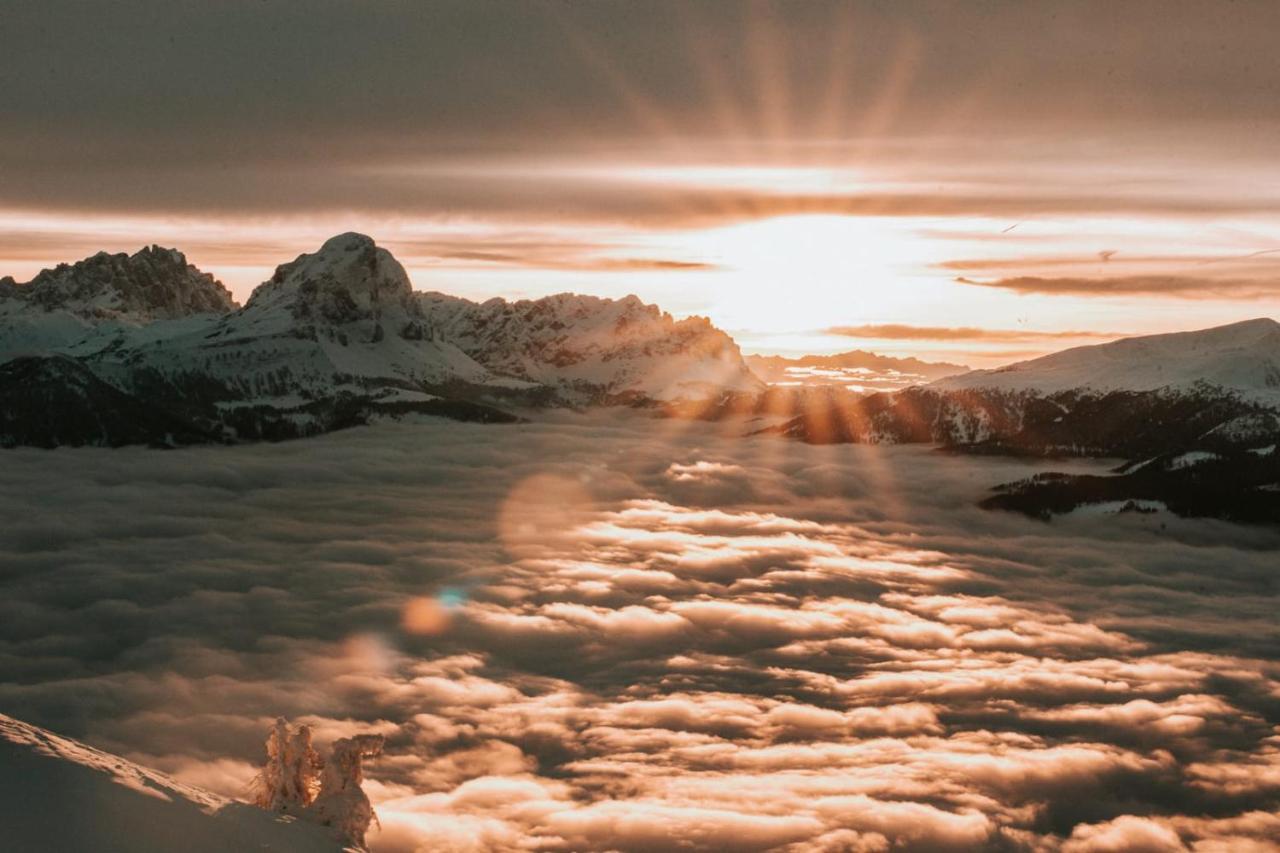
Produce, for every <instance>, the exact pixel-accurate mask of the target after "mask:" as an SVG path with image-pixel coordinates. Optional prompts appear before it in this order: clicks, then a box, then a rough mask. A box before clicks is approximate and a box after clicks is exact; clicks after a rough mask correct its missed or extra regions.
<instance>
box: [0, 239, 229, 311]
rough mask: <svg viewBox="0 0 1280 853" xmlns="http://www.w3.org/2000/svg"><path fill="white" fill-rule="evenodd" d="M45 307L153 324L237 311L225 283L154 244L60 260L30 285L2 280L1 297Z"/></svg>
mask: <svg viewBox="0 0 1280 853" xmlns="http://www.w3.org/2000/svg"><path fill="white" fill-rule="evenodd" d="M6 297H7V298H12V299H18V300H21V301H22V302H25V303H27V304H28V305H30V306H32V307H35V308H38V309H41V310H44V311H67V312H69V313H72V314H76V315H78V316H81V317H85V318H111V319H114V318H120V319H128V320H133V321H141V322H147V321H151V320H170V319H176V318H179V317H186V316H190V315H192V314H225V313H227V312H229V311H232V310H234V309H235V307H236V305H235V302H234V300H232V298H231V293H230V291H228V290H227V289H226V288H225V287H224V286H223V285H222V283H221V282H219V281H218V280H217V279H215V278H214V277H213V276H211V275H209V274H208V273H206V272H202V271H201V270H199V269H197V268H196V267H195V266H193V265H191V264H189V263H188V262H187V259H186V256H185V255H183V254H182V253H181V252H179V251H178V250H177V249H166V248H162V247H160V246H155V245H152V246H148V247H145V248H143V249H140V250H139V251H137V252H135V253H134V254H132V255H127V254H125V253H124V252H118V253H115V254H111V253H108V252H98V253H97V254H95V255H92V256H90V257H88V258H85V259H84V260H82V261H77V262H76V263H74V264H58V265H57V266H56V267H54V268H52V269H46V270H43V271H41V272H40V273H39V274H37V275H36V277H35V278H33V279H31V281H29V282H27V283H26V284H16V283H15V282H14V281H13V279H11V278H5V279H3V280H0V298H6Z"/></svg>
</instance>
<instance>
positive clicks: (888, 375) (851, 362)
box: [746, 350, 969, 392]
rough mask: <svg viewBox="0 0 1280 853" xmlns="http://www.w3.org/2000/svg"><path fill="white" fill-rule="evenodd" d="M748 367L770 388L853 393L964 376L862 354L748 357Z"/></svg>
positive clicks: (914, 361)
mask: <svg viewBox="0 0 1280 853" xmlns="http://www.w3.org/2000/svg"><path fill="white" fill-rule="evenodd" d="M746 360H747V366H748V367H750V368H751V370H752V371H753V372H754V373H755V374H756V376H759V377H760V378H761V379H763V380H764V381H765V382H768V383H769V384H771V385H804V386H813V385H836V386H840V387H845V388H848V389H850V390H852V391H858V392H863V391H897V390H899V389H902V388H907V387H909V386H911V385H923V384H925V383H927V382H932V381H933V380H935V379H941V378H943V377H945V376H953V375H955V374H957V373H965V372H966V371H968V370H969V368H968V367H965V366H964V365H962V364H948V363H946V362H929V361H921V360H920V359H918V358H894V357H893V356H887V355H879V354H877V353H873V352H867V351H865V350H850V351H849V352H842V353H836V354H835V355H805V356H800V357H799V358H785V357H783V356H778V355H749V356H747V359H746Z"/></svg>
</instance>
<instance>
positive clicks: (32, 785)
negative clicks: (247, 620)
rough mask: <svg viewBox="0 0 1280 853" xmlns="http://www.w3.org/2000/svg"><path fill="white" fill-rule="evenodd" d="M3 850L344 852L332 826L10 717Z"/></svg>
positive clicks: (1, 805)
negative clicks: (184, 780) (189, 781)
mask: <svg viewBox="0 0 1280 853" xmlns="http://www.w3.org/2000/svg"><path fill="white" fill-rule="evenodd" d="M0 849H4V850H13V851H33V853H34V851H49V853H79V851H93V853H173V852H174V851H179V850H180V851H183V853H229V851H248V850H255V851H264V853H340V851H341V850H342V844H341V843H339V842H338V841H336V840H335V839H334V837H333V836H332V835H331V834H330V833H329V832H328V831H326V830H325V829H324V828H323V827H320V826H316V825H313V824H310V823H306V822H303V821H299V820H296V819H294V818H289V817H284V816H282V815H277V814H273V813H271V812H267V811H264V810H262V809H259V808H256V807H254V806H251V805H248V804H246V803H241V802H237V801H234V800H230V799H228V798H226V797H223V796H220V795H218V794H214V793H211V792H209V791H206V790H203V789H201V788H197V787H195V786H193V785H187V784H183V783H181V782H178V781H177V780H175V779H173V778H172V777H170V776H167V775H165V774H164V773H160V772H159V771H156V770H151V769H150V768H147V767H142V766H141V765H138V764H135V763H133V762H131V761H128V760H126V759H124V758H121V757H120V756H117V755H112V754H110V753H107V752H103V751H101V750H98V749H94V748H93V747H90V746H86V745H85V744H83V743H80V742H79V741H75V740H72V739H70V738H66V737H62V736H60V735H56V734H54V733H53V732H50V731H47V730H46V729H42V728H39V727H37V726H33V725H30V724H28V723H24V722H22V721H20V720H15V719H14V718H12V717H8V716H5V715H3V714H0Z"/></svg>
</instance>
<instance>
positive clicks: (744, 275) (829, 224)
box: [688, 214, 931, 332]
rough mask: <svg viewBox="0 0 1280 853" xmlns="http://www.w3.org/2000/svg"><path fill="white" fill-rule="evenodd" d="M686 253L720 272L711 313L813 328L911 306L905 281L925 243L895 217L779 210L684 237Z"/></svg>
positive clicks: (923, 262)
mask: <svg viewBox="0 0 1280 853" xmlns="http://www.w3.org/2000/svg"><path fill="white" fill-rule="evenodd" d="M688 240H689V243H690V245H689V248H690V251H691V252H692V253H696V254H697V256H698V257H700V258H702V259H704V260H705V261H706V262H708V263H711V264H714V265H715V266H716V267H717V268H718V269H719V270H720V271H721V272H720V274H719V275H718V276H716V281H715V282H714V287H712V288H710V300H711V308H710V311H711V313H712V316H713V318H714V319H715V320H716V322H717V323H719V324H720V325H722V326H724V327H725V328H731V329H751V330H753V331H758V332H795V331H800V330H807V329H819V328H824V327H827V326H831V325H835V324H836V323H839V322H846V321H849V320H850V319H851V318H866V317H886V316H898V315H900V314H902V313H903V312H904V311H905V310H911V309H914V308H915V307H916V302H917V301H918V299H919V292H918V291H917V290H915V289H913V288H912V287H911V281H910V278H911V276H912V274H920V273H921V272H922V271H923V270H925V269H926V268H927V266H928V264H929V261H930V257H929V256H930V254H931V252H930V247H929V246H928V244H927V242H926V241H924V240H923V239H921V238H920V237H918V236H916V235H915V234H914V233H913V232H912V230H911V229H909V228H908V227H906V226H905V225H904V223H903V222H902V220H900V219H894V218H888V217H885V218H878V217H851V216H839V215H831V214H801V215H789V216H780V217H775V218H770V219H763V220H758V221H753V222H747V223H741V224H736V225H731V226H726V227H723V228H714V229H709V230H706V231H703V232H700V233H697V234H693V235H690V236H689V237H688Z"/></svg>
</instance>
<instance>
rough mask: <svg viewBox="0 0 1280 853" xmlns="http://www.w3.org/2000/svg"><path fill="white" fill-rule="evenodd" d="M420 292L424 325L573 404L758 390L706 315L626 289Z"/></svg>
mask: <svg viewBox="0 0 1280 853" xmlns="http://www.w3.org/2000/svg"><path fill="white" fill-rule="evenodd" d="M420 299H421V304H422V306H423V310H424V312H425V314H426V317H427V319H428V322H429V323H430V325H431V327H432V328H433V329H435V330H438V332H439V333H440V334H442V335H443V336H444V337H445V338H446V339H447V340H449V341H450V342H452V343H455V344H457V346H458V347H459V348H461V349H462V350H463V351H464V352H466V353H467V354H468V355H470V356H471V357H472V358H474V359H475V360H476V361H478V362H479V363H480V364H483V365H484V366H485V367H487V368H489V369H490V370H492V371H494V372H495V373H498V374H502V375H506V376H511V377H516V378H518V379H522V380H526V381H528V382H532V383H536V384H539V385H546V386H550V387H553V388H556V389H557V390H559V391H560V392H561V393H562V394H563V395H565V396H567V397H569V398H570V399H573V400H574V401H581V402H587V401H593V400H606V401H626V400H644V399H648V400H673V399H681V398H686V399H687V398H691V397H692V398H702V397H706V396H708V395H713V394H716V393H720V392H723V391H745V392H756V391H760V390H763V387H764V386H763V383H762V382H761V381H760V380H759V379H758V378H757V377H756V376H755V375H754V374H753V373H752V372H751V370H750V369H749V368H748V367H747V366H746V364H745V363H744V361H743V359H742V353H741V351H740V350H739V349H738V345H737V344H736V343H735V342H734V340H733V339H732V338H731V337H729V336H728V335H726V334H725V333H724V332H722V331H720V330H719V329H717V328H716V327H715V326H713V325H711V322H710V321H709V320H707V319H706V318H703V317H689V318H687V319H684V320H675V319H674V318H672V316H671V315H670V314H667V313H665V312H663V311H662V310H661V309H659V308H658V306H656V305H646V304H645V303H644V302H642V301H641V300H640V299H639V298H638V297H635V296H628V297H626V298H624V299H616V300H615V299H601V298H598V297H595V296H581V295H577V294H570V293H561V294H557V295H555V296H548V297H545V298H543V299H537V300H521V301H518V302H508V301H506V300H505V299H490V300H489V301H487V302H483V303H477V302H471V301H469V300H466V299H459V298H457V297H454V296H447V295H445V294H443V293H426V294H422V295H421V297H420Z"/></svg>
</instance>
